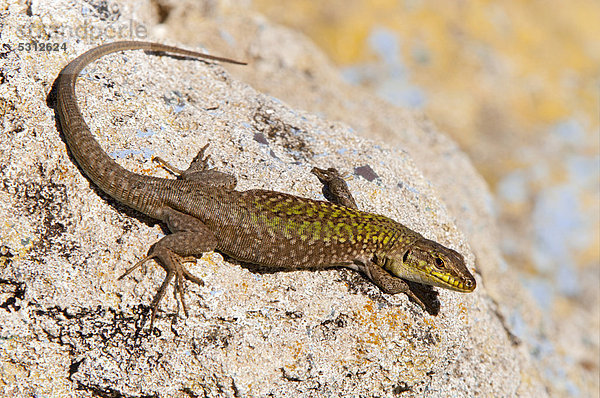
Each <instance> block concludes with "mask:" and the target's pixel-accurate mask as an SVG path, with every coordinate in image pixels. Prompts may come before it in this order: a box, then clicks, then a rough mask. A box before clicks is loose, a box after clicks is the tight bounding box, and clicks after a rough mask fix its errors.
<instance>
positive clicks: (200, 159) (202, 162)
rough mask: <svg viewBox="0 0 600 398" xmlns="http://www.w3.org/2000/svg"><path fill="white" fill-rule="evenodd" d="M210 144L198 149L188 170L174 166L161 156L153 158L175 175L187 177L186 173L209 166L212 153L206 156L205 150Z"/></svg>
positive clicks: (202, 169)
mask: <svg viewBox="0 0 600 398" xmlns="http://www.w3.org/2000/svg"><path fill="white" fill-rule="evenodd" d="M208 145H209V144H206V145H204V146H203V147H202V148H200V151H198V154H197V155H196V157H194V159H192V162H191V163H190V167H188V169H187V170H181V169H179V168H177V167H175V166H173V165H172V164H171V163H169V162H167V161H166V160H164V159H163V158H161V157H160V156H153V157H152V160H153V161H155V162H157V163H159V164H160V165H161V166H162V167H164V168H165V169H167V170H169V171H170V172H171V173H173V174H174V175H176V176H180V177H182V178H184V179H185V177H186V175H189V174H193V173H198V172H202V171H204V170H206V169H207V168H208V160H209V159H210V155H206V156H204V152H206V148H208Z"/></svg>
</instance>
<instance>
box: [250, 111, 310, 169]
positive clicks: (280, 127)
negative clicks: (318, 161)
mask: <svg viewBox="0 0 600 398" xmlns="http://www.w3.org/2000/svg"><path fill="white" fill-rule="evenodd" d="M252 121H253V126H254V128H255V129H256V130H258V131H259V132H260V133H261V134H262V137H263V138H264V137H265V136H266V137H268V138H269V139H270V140H271V141H273V142H274V143H276V144H277V145H278V146H282V147H283V148H285V149H286V150H287V152H288V153H289V154H291V155H292V157H293V158H294V160H296V161H307V160H309V159H311V158H312V157H313V155H314V152H313V150H312V149H311V147H310V146H309V145H307V143H306V142H305V137H306V136H307V134H306V131H303V130H302V129H301V128H299V127H295V126H293V125H291V124H289V123H286V122H284V121H283V120H282V119H281V118H280V116H278V114H277V112H276V111H275V109H273V108H269V107H268V106H267V105H266V104H264V103H260V105H259V107H258V108H257V109H256V110H255V112H254V114H253V115H252ZM257 141H258V142H261V141H262V140H260V141H259V140H257ZM265 141H266V140H265ZM261 143H265V142H261Z"/></svg>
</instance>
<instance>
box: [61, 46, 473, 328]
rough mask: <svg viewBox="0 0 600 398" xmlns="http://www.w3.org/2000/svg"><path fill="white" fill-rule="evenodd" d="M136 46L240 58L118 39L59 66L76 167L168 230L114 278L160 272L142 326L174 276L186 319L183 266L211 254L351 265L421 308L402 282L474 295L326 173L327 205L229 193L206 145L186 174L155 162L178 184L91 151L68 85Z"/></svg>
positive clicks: (428, 250)
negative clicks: (151, 264)
mask: <svg viewBox="0 0 600 398" xmlns="http://www.w3.org/2000/svg"><path fill="white" fill-rule="evenodd" d="M136 49H141V50H148V51H153V52H161V53H170V54H175V55H180V56H189V57H194V58H204V59H210V60H217V61H224V62H233V63H240V62H237V61H233V60H230V59H227V58H220V57H214V56H210V55H206V54H202V53H198V52H195V51H188V50H183V49H180V48H176V47H171V46H166V45H162V44H157V43H149V42H135V41H123V42H115V43H109V44H104V45H101V46H99V47H96V48H93V49H92V50H89V51H87V52H86V53H84V54H82V55H80V56H79V57H77V58H76V59H74V60H73V61H71V62H70V63H69V64H68V65H67V66H65V67H64V68H63V69H62V71H61V72H60V74H59V76H58V78H57V80H56V82H55V86H54V87H55V90H56V91H55V94H56V102H55V104H54V107H55V111H56V114H57V118H58V121H59V123H60V127H61V129H62V131H63V133H64V136H65V138H66V142H67V145H68V147H69V149H70V151H71V153H72V155H73V157H74V158H75V160H76V161H77V163H78V164H79V166H80V167H81V169H83V171H84V172H85V174H86V175H87V176H88V177H89V179H90V180H92V182H93V183H94V184H96V185H97V186H98V187H99V188H100V189H101V190H102V191H104V192H105V193H107V194H108V195H110V196H111V197H113V198H114V199H116V200H117V201H119V202H121V203H123V204H125V205H127V206H129V207H132V208H134V209H136V210H138V211H140V212H142V213H144V214H146V215H148V216H150V217H152V218H154V219H158V220H160V221H162V222H163V223H165V224H166V225H167V227H168V228H169V230H170V231H171V234H169V235H167V236H165V237H163V238H162V239H160V240H159V241H158V242H156V243H155V244H154V245H152V247H151V248H150V250H149V252H148V255H147V256H146V257H145V258H144V259H142V260H141V261H139V262H138V263H137V264H135V265H134V266H133V267H131V268H130V269H129V270H127V272H125V274H124V275H122V276H121V278H123V277H124V276H126V275H128V274H130V273H131V272H132V271H133V270H135V269H137V268H138V267H140V266H141V265H142V264H144V263H146V262H147V261H149V260H151V259H153V260H155V261H156V262H157V263H158V264H159V265H161V266H162V267H163V268H164V270H165V271H166V277H165V279H164V281H163V283H162V285H161V286H160V288H159V289H158V292H157V293H156V295H155V296H154V299H153V301H152V303H151V305H150V307H151V310H152V320H151V325H152V324H153V322H154V318H155V316H156V311H157V308H158V305H159V303H160V301H161V299H162V298H163V296H164V295H165V292H166V289H167V287H168V285H169V284H170V282H171V281H172V280H173V279H174V280H175V293H176V295H179V298H180V300H181V303H182V306H183V308H184V312H185V314H186V315H187V308H186V306H185V302H184V287H183V281H184V279H187V280H189V281H192V282H195V283H198V284H203V282H202V280H201V279H199V278H198V277H196V276H194V275H192V274H191V273H190V272H189V271H188V270H187V269H186V268H185V267H184V266H183V263H184V262H186V261H189V258H190V257H198V256H200V255H202V253H205V252H209V251H213V250H217V251H219V252H222V253H224V254H226V255H228V256H230V257H232V258H234V259H236V260H239V261H242V262H248V263H252V264H256V265H259V266H261V267H264V268H267V269H269V270H303V269H324V268H331V267H347V268H351V269H354V270H358V271H361V272H362V273H364V274H365V275H366V276H367V277H368V278H369V279H370V280H371V281H373V283H375V284H376V285H377V286H379V288H381V290H383V291H384V292H386V293H391V294H395V293H405V294H407V295H408V296H409V297H411V298H412V299H413V300H415V301H416V302H417V303H418V304H420V305H421V306H423V307H424V304H423V303H422V302H421V300H420V299H419V298H417V297H416V296H415V295H414V294H413V293H412V292H411V290H410V289H409V286H408V284H407V283H406V281H405V280H408V281H414V282H418V283H422V284H426V285H431V286H439V287H443V288H446V289H451V290H456V291H459V292H471V291H473V290H474V289H475V278H474V277H473V275H471V273H470V272H469V270H468V269H467V267H466V265H465V262H464V258H463V256H462V255H461V254H459V253H457V252H456V251H454V250H452V249H449V248H446V247H444V246H442V245H440V244H439V243H436V242H434V241H432V240H429V239H426V238H424V237H423V236H422V235H421V234H419V233H417V232H415V231H413V230H411V229H409V228H407V227H405V226H404V225H402V224H400V223H397V222H396V221H394V220H392V219H390V218H388V217H385V216H381V215H377V214H372V213H367V212H364V211H360V210H358V208H357V206H356V203H355V202H354V199H353V198H352V194H351V193H350V192H349V190H348V187H347V185H346V183H345V181H344V180H343V179H342V178H341V176H340V175H339V173H338V172H337V171H336V170H335V169H328V170H323V169H318V168H313V170H312V172H313V173H314V174H315V175H316V176H317V177H318V178H319V179H320V180H321V182H323V183H324V184H325V186H326V188H328V190H329V195H328V197H329V199H330V202H326V201H319V200H313V199H306V198H301V197H297V196H294V195H289V194H285V193H281V192H275V191H268V190H262V189H253V190H248V191H243V192H240V191H236V190H234V188H235V185H236V179H235V177H234V176H232V175H229V174H226V173H222V172H218V171H216V170H214V169H208V167H207V160H208V157H205V156H204V152H205V149H206V146H205V147H204V148H202V149H201V150H200V152H199V154H198V156H196V158H194V160H193V161H192V163H191V165H190V167H189V168H188V169H187V170H185V171H179V170H177V169H175V168H174V167H171V166H169V165H168V164H166V162H163V163H165V165H166V166H167V167H169V168H170V169H171V170H173V171H175V172H176V173H177V174H179V177H178V179H165V178H157V177H152V176H145V175H140V174H135V173H133V172H130V171H128V170H126V169H124V168H123V167H121V166H120V165H118V164H117V163H116V162H115V161H114V160H113V159H111V158H110V157H109V156H108V155H107V154H106V152H105V151H104V150H103V149H102V148H101V147H100V145H99V144H98V142H97V141H96V140H95V139H94V137H93V136H92V134H91V132H90V129H89V127H88V125H87V124H86V122H85V120H84V119H83V116H82V115H81V112H80V109H79V106H78V104H77V99H76V96H75V83H76V81H77V76H78V75H79V73H80V72H81V70H82V69H83V68H84V67H85V66H86V65H87V64H89V63H90V62H92V61H94V60H96V59H98V58H100V57H102V56H103V55H106V54H109V53H113V52H117V51H122V50H136Z"/></svg>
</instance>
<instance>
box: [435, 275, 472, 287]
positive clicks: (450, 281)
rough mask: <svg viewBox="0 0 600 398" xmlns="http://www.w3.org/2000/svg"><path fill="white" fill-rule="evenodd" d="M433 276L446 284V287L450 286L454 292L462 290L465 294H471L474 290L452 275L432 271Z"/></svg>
mask: <svg viewBox="0 0 600 398" xmlns="http://www.w3.org/2000/svg"><path fill="white" fill-rule="evenodd" d="M431 275H433V276H434V277H436V278H437V279H439V280H440V281H442V282H444V285H445V286H448V287H450V288H451V289H453V290H460V291H463V292H470V291H472V290H473V289H470V288H468V287H466V285H465V283H464V282H463V281H461V280H460V279H457V278H455V277H453V276H452V275H449V274H444V273H441V272H437V271H431Z"/></svg>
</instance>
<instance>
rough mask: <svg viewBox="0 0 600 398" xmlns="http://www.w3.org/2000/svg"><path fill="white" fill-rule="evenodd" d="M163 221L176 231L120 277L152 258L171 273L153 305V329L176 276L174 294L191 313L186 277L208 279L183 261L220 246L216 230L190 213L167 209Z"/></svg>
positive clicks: (154, 246) (199, 280)
mask: <svg viewBox="0 0 600 398" xmlns="http://www.w3.org/2000/svg"><path fill="white" fill-rule="evenodd" d="M162 221H163V222H165V223H166V224H167V226H168V227H169V230H170V231H171V232H173V233H172V234H170V235H167V236H165V237H164V238H162V239H161V240H159V241H158V242H156V243H155V244H154V245H152V247H151V248H150V250H149V251H148V255H147V256H146V257H145V258H143V259H142V260H141V261H139V262H138V263H137V264H135V265H134V266H133V267H131V268H129V269H128V270H127V271H126V272H125V273H124V274H123V275H121V276H120V277H119V279H122V278H124V277H125V276H127V275H129V274H130V273H132V272H133V271H134V270H135V269H137V268H139V267H140V266H142V265H143V264H145V263H146V262H148V261H150V260H155V261H156V262H157V263H158V264H159V265H160V266H161V267H163V268H164V270H165V272H166V273H167V274H166V276H165V279H164V280H163V283H162V284H161V286H160V288H159V289H158V291H157V293H156V295H155V296H154V299H153V300H152V303H151V304H150V308H151V310H152V317H151V321H150V329H152V326H153V325H154V319H155V317H156V312H157V310H158V305H159V303H160V301H161V300H162V298H163V297H164V295H165V293H166V291H167V287H168V286H169V284H170V283H171V281H172V280H173V278H175V286H174V293H175V298H176V299H177V295H179V301H181V305H182V307H183V311H184V313H185V315H186V316H187V315H188V311H187V306H186V304H185V300H184V288H183V280H184V279H187V280H189V281H192V282H194V283H197V284H198V285H201V286H202V285H204V282H203V281H202V280H201V279H200V278H198V277H196V276H194V275H193V274H191V273H190V272H189V271H188V270H187V269H186V268H185V267H184V266H183V263H184V262H187V261H190V257H197V256H200V255H201V254H202V253H204V252H208V251H212V250H214V248H215V247H216V246H217V238H216V237H215V235H214V234H213V232H212V231H211V230H210V229H209V228H208V227H207V226H206V225H204V223H202V221H200V220H199V219H197V218H195V217H192V216H190V215H188V214H185V213H181V212H179V211H176V210H173V209H171V208H166V209H165V210H164V213H163V218H162Z"/></svg>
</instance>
